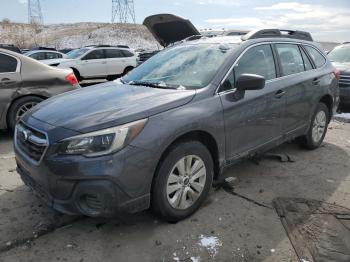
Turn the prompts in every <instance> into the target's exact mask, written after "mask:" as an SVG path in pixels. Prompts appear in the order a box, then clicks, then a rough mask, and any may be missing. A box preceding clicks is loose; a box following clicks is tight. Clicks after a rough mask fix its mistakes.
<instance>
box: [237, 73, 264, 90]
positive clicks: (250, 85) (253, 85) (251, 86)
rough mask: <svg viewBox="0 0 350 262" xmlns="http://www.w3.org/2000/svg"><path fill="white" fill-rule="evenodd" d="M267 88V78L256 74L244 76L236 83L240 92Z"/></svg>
mask: <svg viewBox="0 0 350 262" xmlns="http://www.w3.org/2000/svg"><path fill="white" fill-rule="evenodd" d="M264 87H265V77H263V76H261V75H254V74H242V75H240V76H239V77H238V79H237V81H236V88H237V90H240V91H245V90H260V89H263V88H264Z"/></svg>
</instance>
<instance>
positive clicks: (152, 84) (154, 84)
mask: <svg viewBox="0 0 350 262" xmlns="http://www.w3.org/2000/svg"><path fill="white" fill-rule="evenodd" d="M127 84H128V85H134V86H148V87H153V88H162V89H176V87H174V86H169V85H167V84H165V83H164V82H147V81H130V82H128V83H127Z"/></svg>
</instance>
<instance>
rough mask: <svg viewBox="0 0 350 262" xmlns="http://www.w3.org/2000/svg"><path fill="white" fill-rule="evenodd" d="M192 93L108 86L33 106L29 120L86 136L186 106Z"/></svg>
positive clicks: (98, 86)
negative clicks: (32, 119) (87, 133)
mask: <svg viewBox="0 0 350 262" xmlns="http://www.w3.org/2000/svg"><path fill="white" fill-rule="evenodd" d="M195 93H196V91H195V90H174V89H159V88H150V87H145V86H131V85H122V84H118V83H115V82H110V83H106V84H100V85H96V86H92V87H87V88H84V89H80V90H78V91H73V92H68V93H65V94H62V95H59V96H56V97H53V98H51V99H48V100H46V101H44V102H42V103H40V104H39V105H38V106H36V107H35V108H34V109H33V110H32V111H31V114H29V116H31V117H33V118H35V119H37V120H40V121H43V122H46V123H48V124H50V125H53V126H56V127H64V128H67V129H70V130H74V131H77V132H81V133H86V132H92V131H96V130H100V129H104V128H109V127H113V126H118V125H121V124H125V123H128V122H132V121H135V120H139V119H143V118H147V117H150V116H152V115H155V114H158V113H161V112H164V111H167V110H170V109H173V108H176V107H179V106H182V105H184V104H186V103H188V102H190V101H191V100H192V98H193V97H194V95H195ZM26 117H28V116H26ZM24 121H25V118H24Z"/></svg>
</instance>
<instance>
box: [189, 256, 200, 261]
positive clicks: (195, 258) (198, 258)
mask: <svg viewBox="0 0 350 262" xmlns="http://www.w3.org/2000/svg"><path fill="white" fill-rule="evenodd" d="M191 261H192V262H200V261H201V258H200V257H191Z"/></svg>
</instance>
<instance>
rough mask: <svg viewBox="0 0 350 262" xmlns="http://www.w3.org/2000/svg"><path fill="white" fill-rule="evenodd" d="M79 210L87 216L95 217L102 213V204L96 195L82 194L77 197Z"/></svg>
mask: <svg viewBox="0 0 350 262" xmlns="http://www.w3.org/2000/svg"><path fill="white" fill-rule="evenodd" d="M79 208H80V209H81V211H82V213H84V214H86V215H88V216H97V215H100V214H102V213H103V210H104V204H103V200H102V199H101V197H100V196H99V195H97V194H82V195H80V197H79Z"/></svg>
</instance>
